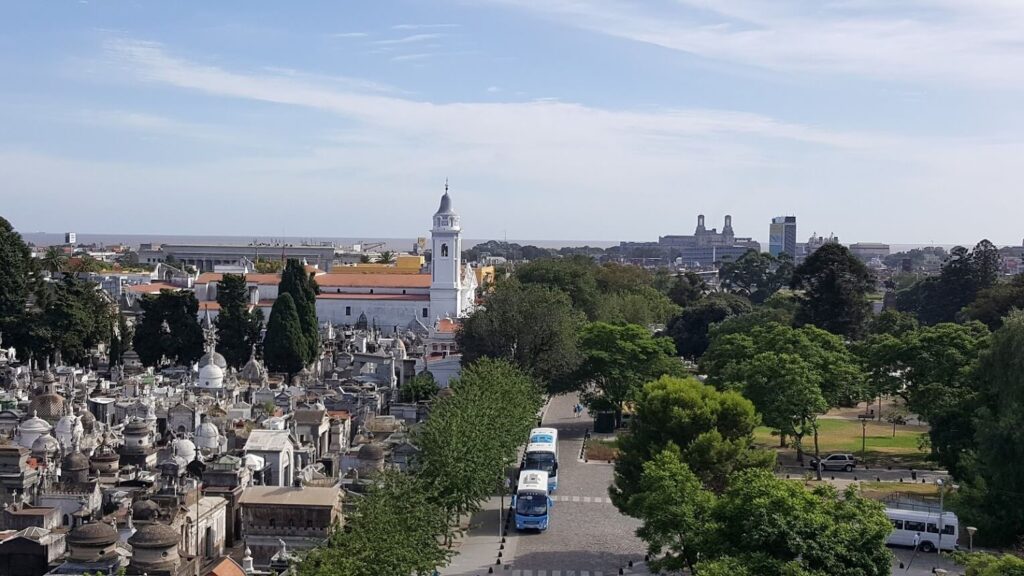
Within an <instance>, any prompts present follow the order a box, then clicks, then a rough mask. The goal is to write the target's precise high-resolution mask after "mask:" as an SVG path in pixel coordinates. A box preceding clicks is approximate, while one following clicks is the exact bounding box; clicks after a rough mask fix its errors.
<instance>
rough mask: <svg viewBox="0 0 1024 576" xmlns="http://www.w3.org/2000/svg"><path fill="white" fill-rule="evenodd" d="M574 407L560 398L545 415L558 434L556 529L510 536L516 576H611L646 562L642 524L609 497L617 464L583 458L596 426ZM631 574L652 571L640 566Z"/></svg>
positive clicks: (553, 524) (570, 399)
mask: <svg viewBox="0 0 1024 576" xmlns="http://www.w3.org/2000/svg"><path fill="white" fill-rule="evenodd" d="M574 403H575V398H574V397H570V396H558V397H555V398H553V399H552V400H551V404H550V405H549V406H548V409H547V412H546V413H545V415H544V425H545V426H552V427H554V428H557V429H558V454H559V468H558V476H559V480H558V491H557V492H556V493H555V494H554V500H555V506H554V508H553V509H552V511H551V527H550V528H548V530H547V531H546V532H543V533H540V534H533V533H515V532H514V531H513V532H510V537H511V538H514V539H515V540H516V543H515V549H516V553H515V557H514V558H513V559H512V562H511V567H510V570H511V573H512V574H516V570H520V571H521V572H520V574H521V575H522V576H539V575H541V574H547V575H548V576H554V574H556V573H557V574H561V575H563V576H564V575H567V574H576V575H582V574H584V573H588V574H590V575H591V576H593V575H596V574H609V575H610V574H618V570H619V568H625V567H627V565H628V562H629V561H631V560H632V561H634V562H639V561H641V560H643V555H644V545H643V543H642V542H641V541H640V540H639V539H638V538H637V537H636V536H635V534H634V531H635V530H636V528H637V526H639V523H638V522H637V521H636V520H634V519H632V518H629V517H626V516H623V515H622V514H620V513H619V511H618V510H617V509H616V508H615V507H614V506H612V504H611V500H609V498H608V486H610V485H611V481H612V465H611V464H607V463H595V462H591V463H584V462H582V461H580V460H579V459H578V457H579V454H580V449H581V447H582V446H583V434H584V432H585V431H586V430H587V429H588V428H590V427H591V426H592V425H593V422H592V421H591V419H590V418H589V417H587V416H586V414H584V415H583V416H582V417H580V418H573V414H572V407H573V405H574ZM502 573H506V574H507V573H508V572H506V571H502ZM626 573H627V574H629V573H633V574H640V573H646V572H642V571H641V570H640V568H639V566H637V567H636V570H634V571H633V572H626Z"/></svg>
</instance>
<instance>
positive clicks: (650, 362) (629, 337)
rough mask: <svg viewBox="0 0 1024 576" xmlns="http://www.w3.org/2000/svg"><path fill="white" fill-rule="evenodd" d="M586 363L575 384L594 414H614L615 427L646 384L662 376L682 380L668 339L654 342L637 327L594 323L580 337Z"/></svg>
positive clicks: (584, 362) (577, 375) (680, 365)
mask: <svg viewBox="0 0 1024 576" xmlns="http://www.w3.org/2000/svg"><path fill="white" fill-rule="evenodd" d="M580 351H581V353H582V356H583V361H582V363H581V364H580V367H579V369H578V371H577V374H576V380H577V381H578V382H580V383H581V384H582V385H583V386H584V389H583V392H584V394H583V398H584V400H585V401H586V403H587V404H588V405H589V406H590V408H591V410H609V409H610V410H614V411H615V421H616V424H618V422H619V421H620V419H621V417H622V409H623V406H624V404H625V403H626V402H627V401H628V400H631V399H632V398H633V397H634V396H635V395H636V393H637V392H639V391H640V389H641V387H642V386H643V385H644V384H645V383H646V382H650V381H652V380H656V379H657V378H659V377H661V376H663V375H666V374H668V375H672V376H682V375H683V366H682V364H681V363H680V362H679V361H678V359H676V358H675V357H674V355H675V354H674V353H675V347H674V346H673V345H672V341H671V340H669V339H668V338H655V337H653V336H652V335H651V333H650V331H648V330H647V329H646V328H644V327H642V326H637V325H636V324H625V325H612V324H606V323H604V322H594V323H592V324H589V325H588V326H587V327H586V328H584V329H583V333H582V334H581V336H580Z"/></svg>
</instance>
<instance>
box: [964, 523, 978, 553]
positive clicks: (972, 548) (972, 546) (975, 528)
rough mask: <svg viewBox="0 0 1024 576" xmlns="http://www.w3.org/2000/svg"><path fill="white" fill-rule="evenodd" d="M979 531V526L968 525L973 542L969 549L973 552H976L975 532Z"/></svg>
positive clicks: (968, 531)
mask: <svg viewBox="0 0 1024 576" xmlns="http://www.w3.org/2000/svg"><path fill="white" fill-rule="evenodd" d="M977 531H978V528H977V527H976V526H968V527H967V534H969V535H970V537H971V540H970V542H971V543H970V546H969V551H971V552H974V533H975V532H977Z"/></svg>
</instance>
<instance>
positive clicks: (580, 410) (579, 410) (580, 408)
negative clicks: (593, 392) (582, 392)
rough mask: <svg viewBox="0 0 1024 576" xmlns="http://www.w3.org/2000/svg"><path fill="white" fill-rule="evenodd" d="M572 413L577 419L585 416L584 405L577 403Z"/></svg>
mask: <svg viewBox="0 0 1024 576" xmlns="http://www.w3.org/2000/svg"><path fill="white" fill-rule="evenodd" d="M572 411H573V414H574V415H575V417H576V418H579V417H580V416H582V415H583V405H582V404H580V403H579V402H577V403H576V405H575V406H573V407H572Z"/></svg>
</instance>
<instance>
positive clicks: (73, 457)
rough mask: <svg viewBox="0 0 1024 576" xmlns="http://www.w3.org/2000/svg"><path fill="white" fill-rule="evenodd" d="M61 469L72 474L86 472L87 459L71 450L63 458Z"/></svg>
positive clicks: (87, 466)
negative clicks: (73, 472) (78, 471)
mask: <svg viewBox="0 0 1024 576" xmlns="http://www.w3.org/2000/svg"><path fill="white" fill-rule="evenodd" d="M61 468H62V469H64V470H66V471H68V472H72V471H75V470H87V469H88V468H89V459H88V458H86V456H85V454H82V453H81V452H79V451H77V450H72V451H71V453H69V454H68V455H67V456H66V457H65V458H64V462H63V463H61Z"/></svg>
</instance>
